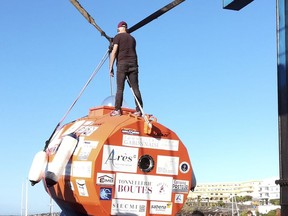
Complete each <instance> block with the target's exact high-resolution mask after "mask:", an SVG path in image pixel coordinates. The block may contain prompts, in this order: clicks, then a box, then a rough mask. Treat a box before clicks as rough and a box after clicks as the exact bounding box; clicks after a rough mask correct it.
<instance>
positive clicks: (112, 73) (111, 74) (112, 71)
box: [110, 67, 114, 77]
mask: <svg viewBox="0 0 288 216" xmlns="http://www.w3.org/2000/svg"><path fill="white" fill-rule="evenodd" d="M110 76H111V77H114V69H113V67H112V68H111V69H110Z"/></svg>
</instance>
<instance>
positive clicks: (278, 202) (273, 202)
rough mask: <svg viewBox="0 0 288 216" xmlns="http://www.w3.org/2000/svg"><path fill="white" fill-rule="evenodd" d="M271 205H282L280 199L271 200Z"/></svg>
mask: <svg viewBox="0 0 288 216" xmlns="http://www.w3.org/2000/svg"><path fill="white" fill-rule="evenodd" d="M270 203H271V204H273V205H280V199H271V200H270Z"/></svg>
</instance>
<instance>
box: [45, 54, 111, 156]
mask: <svg viewBox="0 0 288 216" xmlns="http://www.w3.org/2000/svg"><path fill="white" fill-rule="evenodd" d="M108 56H109V49H108V50H107V51H106V53H105V54H104V56H103V58H102V59H101V61H100V63H99V64H98V65H97V67H96V68H95V69H94V71H93V73H92V74H91V76H90V78H89V79H88V81H87V82H86V84H85V85H84V86H83V88H82V89H81V91H80V92H79V94H78V96H77V97H76V99H75V100H74V102H73V103H72V104H71V106H70V107H69V109H68V110H67V111H66V113H65V114H64V116H63V117H62V119H61V120H60V121H59V123H58V124H57V125H56V127H55V129H54V131H53V132H52V134H51V136H50V137H49V139H48V140H47V141H46V142H45V147H44V151H46V149H47V147H48V145H49V143H50V141H51V139H52V137H53V136H54V134H55V132H56V131H57V130H58V128H59V127H60V125H61V124H62V123H63V121H64V120H65V119H66V117H67V115H68V114H69V113H70V111H71V110H72V108H73V107H74V105H75V104H76V103H77V101H78V100H79V98H80V97H81V96H82V94H83V92H84V91H85V89H86V88H87V86H88V85H89V83H90V82H91V81H92V79H93V78H94V77H95V75H96V74H97V72H98V71H99V70H100V69H101V67H102V65H103V64H104V63H105V61H106V60H107V58H108Z"/></svg>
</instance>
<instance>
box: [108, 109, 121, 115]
mask: <svg viewBox="0 0 288 216" xmlns="http://www.w3.org/2000/svg"><path fill="white" fill-rule="evenodd" d="M110 116H121V111H120V110H113V111H112V112H111V113H110Z"/></svg>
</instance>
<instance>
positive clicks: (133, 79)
mask: <svg viewBox="0 0 288 216" xmlns="http://www.w3.org/2000/svg"><path fill="white" fill-rule="evenodd" d="M127 27H128V26H127V23H126V22H124V21H121V22H120V23H119V24H118V34H117V35H116V36H115V37H114V39H113V49H112V51H111V54H110V62H109V72H110V76H111V77H113V76H114V69H113V65H114V62H115V60H117V63H116V65H117V76H116V82H117V92H116V99H115V110H113V111H112V112H111V113H110V115H111V116H120V115H121V114H122V111H121V107H122V102H123V92H124V86H125V79H126V76H127V77H128V79H129V80H130V84H131V88H132V90H133V91H134V94H135V96H136V98H137V99H138V102H139V104H140V106H141V107H143V101H142V97H141V93H140V90H139V82H138V59H137V53H136V40H135V38H134V37H133V36H131V35H130V34H129V33H128V32H127ZM135 104H136V112H135V113H134V115H136V116H142V113H141V109H140V108H139V106H138V103H137V101H136V100H135Z"/></svg>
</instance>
